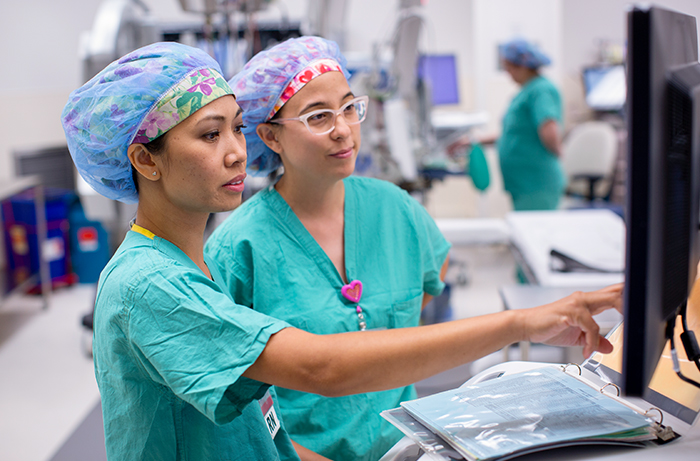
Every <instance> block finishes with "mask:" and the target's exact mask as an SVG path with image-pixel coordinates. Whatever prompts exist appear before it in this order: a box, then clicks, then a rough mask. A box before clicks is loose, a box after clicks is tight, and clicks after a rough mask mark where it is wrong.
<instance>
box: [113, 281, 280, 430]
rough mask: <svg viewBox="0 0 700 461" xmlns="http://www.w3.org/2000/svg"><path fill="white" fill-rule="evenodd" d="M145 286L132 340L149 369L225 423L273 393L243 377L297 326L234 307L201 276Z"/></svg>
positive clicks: (137, 298)
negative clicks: (274, 340) (272, 342)
mask: <svg viewBox="0 0 700 461" xmlns="http://www.w3.org/2000/svg"><path fill="white" fill-rule="evenodd" d="M142 286H145V287H146V288H145V289H144V290H143V292H142V293H134V307H133V309H131V312H130V315H129V321H128V330H129V331H128V332H127V334H128V336H129V338H130V340H131V344H132V345H133V348H134V353H135V355H136V356H137V357H138V358H139V361H140V363H141V365H142V366H143V368H144V371H145V372H146V373H147V374H148V375H149V376H150V377H151V379H153V380H154V381H155V382H157V383H159V384H161V385H164V386H167V387H168V388H170V389H171V390H172V391H173V393H175V394H176V395H177V396H178V397H180V398H182V399H183V400H185V401H186V402H188V403H190V404H191V405H192V406H194V407H195V408H197V409H198V410H199V411H200V412H201V413H203V414H204V415H206V416H207V417H208V418H209V419H211V420H212V421H214V422H215V423H217V424H223V423H227V422H229V421H231V420H233V419H234V418H235V417H236V416H238V415H240V414H241V412H242V411H243V409H244V408H245V406H246V405H247V404H249V403H250V402H251V401H252V400H253V399H255V398H256V397H259V396H260V395H261V394H262V392H264V391H265V389H266V388H267V385H266V384H263V383H259V382H257V381H253V380H250V379H244V378H243V377H242V375H243V373H244V372H245V371H246V370H247V369H248V367H250V366H251V365H252V364H253V363H254V362H255V360H256V359H257V358H258V356H259V355H260V354H261V353H262V351H263V349H264V348H265V345H266V344H267V341H268V340H269V338H270V336H272V335H273V334H275V333H277V332H278V331H280V330H282V329H283V328H286V327H288V326H289V325H288V324H287V323H286V322H283V321H280V320H276V319H273V318H271V317H267V316H265V315H263V314H260V313H258V312H255V311H253V310H252V309H249V308H247V307H243V306H240V305H237V304H234V303H233V302H232V301H231V299H230V297H229V296H228V295H227V294H225V293H223V292H222V291H221V289H220V288H219V287H218V285H216V283H214V282H213V281H211V280H209V279H208V278H206V277H205V276H204V275H203V274H201V275H200V274H196V273H194V271H192V272H188V273H186V275H183V273H182V271H179V272H178V271H167V270H163V271H160V272H158V273H155V274H152V275H151V279H150V280H149V283H148V284H142Z"/></svg>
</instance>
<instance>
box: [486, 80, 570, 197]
mask: <svg viewBox="0 0 700 461" xmlns="http://www.w3.org/2000/svg"><path fill="white" fill-rule="evenodd" d="M548 120H555V121H556V122H558V123H560V124H561V122H562V102H561V96H560V95H559V91H557V89H556V87H555V86H554V85H553V84H552V83H551V82H550V81H549V80H547V79H546V78H544V77H542V76H537V77H535V78H533V79H531V80H530V81H528V82H527V83H525V85H523V87H522V89H521V90H520V92H519V93H518V94H517V95H516V96H515V97H514V98H513V100H512V101H511V103H510V106H509V108H508V111H507V112H506V115H505V117H504V118H503V133H502V134H501V137H500V139H499V141H498V153H499V159H500V164H501V173H502V174H503V185H504V187H505V189H506V190H507V191H508V192H510V193H511V195H512V196H513V205H514V208H515V209H516V210H526V209H530V210H537V209H540V210H545V209H556V208H557V205H558V203H559V199H560V198H561V196H562V194H563V192H564V188H565V186H566V176H565V175H564V170H563V169H562V166H561V162H560V161H559V159H558V158H557V156H556V155H555V154H553V153H551V152H550V151H548V150H547V148H546V147H545V146H544V144H542V141H541V140H540V137H539V132H538V129H539V127H540V126H541V125H542V124H543V123H544V122H546V121H548Z"/></svg>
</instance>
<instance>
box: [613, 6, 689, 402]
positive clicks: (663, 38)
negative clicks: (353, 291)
mask: <svg viewBox="0 0 700 461" xmlns="http://www.w3.org/2000/svg"><path fill="white" fill-rule="evenodd" d="M627 28H628V29H627V33H628V51H627V93H628V95H627V108H626V111H627V126H628V157H627V161H628V178H627V180H628V183H627V209H626V224H627V241H626V246H627V252H626V268H625V288H624V294H623V297H624V322H625V328H624V340H623V351H622V353H623V357H622V377H621V386H622V390H623V392H624V393H625V394H626V395H629V396H642V397H644V396H645V395H646V394H647V393H648V384H649V382H650V380H651V377H652V375H653V373H654V370H655V368H656V365H657V362H658V361H659V358H660V356H661V353H662V350H663V348H664V345H665V343H666V334H665V330H666V325H667V323H668V322H669V321H670V322H674V324H675V319H676V315H677V312H678V308H679V306H680V305H682V304H683V303H684V302H685V301H686V300H687V297H688V295H689V292H690V289H691V287H692V284H693V282H694V279H695V275H696V266H697V263H698V209H699V207H700V200H699V191H700V185H699V181H700V170H699V165H700V161H699V160H700V136H699V134H700V132H699V131H700V68H699V67H698V66H699V64H698V62H697V61H698V35H697V26H696V20H695V18H694V17H692V16H688V15H685V14H682V13H678V12H674V11H669V10H666V9H663V8H658V7H633V8H632V9H631V10H630V11H629V12H628V15H627Z"/></svg>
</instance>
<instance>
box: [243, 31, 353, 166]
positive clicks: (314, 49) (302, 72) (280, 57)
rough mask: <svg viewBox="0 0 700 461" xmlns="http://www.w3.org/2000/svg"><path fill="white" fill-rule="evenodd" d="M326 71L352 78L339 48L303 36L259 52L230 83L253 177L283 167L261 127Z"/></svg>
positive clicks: (332, 43) (331, 43) (333, 43)
mask: <svg viewBox="0 0 700 461" xmlns="http://www.w3.org/2000/svg"><path fill="white" fill-rule="evenodd" d="M326 71H341V72H343V74H344V75H345V78H350V73H349V72H348V71H347V68H346V60H345V57H344V56H343V55H342V54H340V49H339V48H338V45H337V44H336V43H335V42H332V41H329V40H325V39H323V38H320V37H300V38H293V39H289V40H287V41H285V42H282V43H280V44H279V45H277V46H274V47H273V48H270V49H269V50H266V51H262V52H260V53H258V54H257V55H255V56H254V57H253V58H252V59H251V60H250V61H249V62H248V63H247V64H246V65H245V67H244V68H243V70H242V71H241V72H239V73H238V74H237V75H235V76H234V77H233V78H232V79H231V80H229V84H230V85H231V88H232V89H233V91H234V92H235V93H236V100H237V102H238V105H239V106H241V109H243V123H244V125H245V126H246V128H244V129H243V133H244V134H245V139H246V145H247V150H248V172H249V173H250V174H251V175H253V176H264V175H267V174H269V173H270V172H272V171H274V170H276V169H277V168H279V166H280V165H281V164H282V161H281V160H280V157H279V155H277V153H275V152H274V151H273V150H272V149H270V148H269V147H267V146H266V145H265V143H264V142H263V141H262V140H261V139H260V137H259V136H258V135H257V133H256V131H255V129H256V128H257V126H258V125H259V124H261V123H264V122H267V121H268V120H270V118H272V117H273V116H274V115H275V113H276V112H277V111H278V110H279V109H281V107H282V105H284V103H285V102H287V100H288V99H289V98H290V97H291V96H292V95H293V94H294V93H295V92H296V91H299V89H301V87H303V85H304V84H305V83H307V82H308V80H310V79H311V78H313V77H315V76H317V75H320V74H321V73H324V72H326ZM307 73H308V74H309V78H308V79H307V77H306V74H307ZM298 76H300V77H298ZM295 77H297V78H295Z"/></svg>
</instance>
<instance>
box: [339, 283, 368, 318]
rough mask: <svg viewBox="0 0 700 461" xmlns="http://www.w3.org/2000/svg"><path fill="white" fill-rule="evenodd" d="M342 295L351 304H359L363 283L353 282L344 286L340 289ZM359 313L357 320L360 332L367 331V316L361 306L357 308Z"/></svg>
mask: <svg viewBox="0 0 700 461" xmlns="http://www.w3.org/2000/svg"><path fill="white" fill-rule="evenodd" d="M340 293H341V294H342V295H343V297H345V299H347V300H348V301H350V302H353V303H356V304H357V303H359V302H360V299H361V298H362V282H360V281H359V280H353V281H352V282H350V283H348V284H347V285H343V287H342V288H341V289H340ZM355 310H356V311H357V318H358V319H359V322H360V331H364V330H366V329H367V322H365V315H364V314H363V313H362V307H360V305H359V304H357V306H356V307H355Z"/></svg>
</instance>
